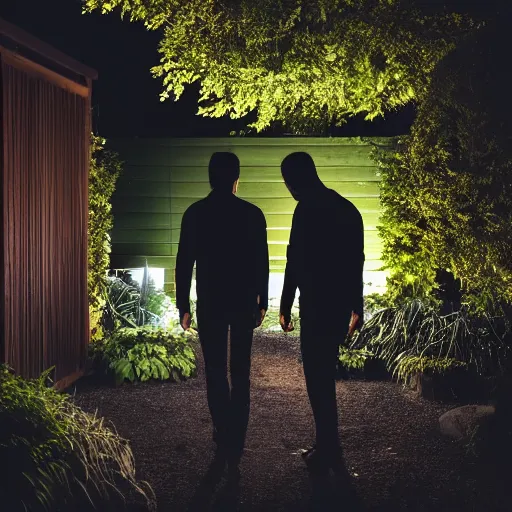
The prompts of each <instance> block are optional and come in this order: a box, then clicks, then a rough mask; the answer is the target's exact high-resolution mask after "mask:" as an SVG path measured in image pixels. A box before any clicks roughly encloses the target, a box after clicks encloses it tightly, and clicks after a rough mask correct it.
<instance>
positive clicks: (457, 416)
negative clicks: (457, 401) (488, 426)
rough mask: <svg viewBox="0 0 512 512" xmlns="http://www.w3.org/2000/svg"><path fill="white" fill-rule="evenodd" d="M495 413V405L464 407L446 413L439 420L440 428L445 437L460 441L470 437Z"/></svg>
mask: <svg viewBox="0 0 512 512" xmlns="http://www.w3.org/2000/svg"><path fill="white" fill-rule="evenodd" d="M495 412H496V408H495V407H494V406H493V405H464V406H462V407H457V408H455V409H451V410H450V411H448V412H445V413H444V414H443V415H442V416H441V417H440V418H439V426H440V428H441V432H442V433H443V434H444V435H446V436H449V437H452V438H454V439H457V440H460V439H464V438H465V437H468V436H470V435H471V434H472V433H473V432H474V429H475V428H476V427H477V426H478V425H481V424H482V423H483V422H484V421H485V420H486V419H487V418H489V417H490V416H492V415H493V414H494V413H495Z"/></svg>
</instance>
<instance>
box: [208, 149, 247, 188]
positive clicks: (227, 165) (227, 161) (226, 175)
mask: <svg viewBox="0 0 512 512" xmlns="http://www.w3.org/2000/svg"><path fill="white" fill-rule="evenodd" d="M208 175H209V178H210V185H211V187H212V189H215V190H226V191H235V188H236V187H235V182H238V178H239V177H240V160H238V157H237V156H236V155H235V154H234V153H228V152H224V151H219V152H217V153H213V155H212V156H211V158H210V164H209V165H208Z"/></svg>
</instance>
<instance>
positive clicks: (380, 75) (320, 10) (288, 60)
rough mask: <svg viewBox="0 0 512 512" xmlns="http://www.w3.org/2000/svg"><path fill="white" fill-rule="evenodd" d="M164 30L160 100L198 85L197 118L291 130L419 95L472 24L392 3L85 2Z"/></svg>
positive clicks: (377, 111) (88, 7)
mask: <svg viewBox="0 0 512 512" xmlns="http://www.w3.org/2000/svg"><path fill="white" fill-rule="evenodd" d="M96 9H99V10H101V12H102V13H109V12H112V11H113V10H115V9H119V10H120V12H121V15H122V16H123V17H124V16H128V17H129V18H130V20H131V21H140V22H143V23H144V25H145V26H146V27H147V28H148V29H149V30H161V31H162V40H161V42H160V47H159V52H160V54H161V64H160V65H158V66H156V67H154V68H153V70H152V71H153V73H154V75H155V76H157V77H161V78H162V80H163V86H164V89H163V92H162V99H166V98H168V97H172V98H174V99H178V98H179V97H180V95H181V94H182V93H183V90H184V87H185V86H186V85H187V84H191V83H194V82H196V81H199V82H200V83H201V99H200V108H199V111H198V113H200V114H202V115H204V116H210V117H221V116H226V115H229V116H231V117H232V118H241V117H243V116H245V115H246V114H248V113H250V112H253V111H255V112H257V117H256V120H255V122H254V123H252V125H250V126H252V127H253V128H255V129H256V130H257V131H261V130H263V129H265V128H267V127H269V126H270V125H271V123H273V122H276V121H277V122H281V123H282V124H283V125H285V126H288V127H289V128H291V129H293V130H294V131H295V132H311V131H312V130H315V129H316V128H317V127H318V126H320V125H325V123H336V124H338V125H339V124H342V123H343V122H344V120H345V119H346V118H347V117H349V116H353V115H355V114H359V113H362V114H364V115H365V116H366V119H369V120H371V119H373V118H375V117H376V116H379V115H382V114H383V113H384V112H385V111H387V110H390V109H395V108H397V107H400V106H402V105H405V104H406V103H408V102H410V101H411V100H413V99H414V98H416V97H417V96H418V95H419V94H420V93H421V91H423V90H424V88H425V87H426V85H427V83H428V76H429V73H430V72H431V71H432V70H433V69H434V67H435V65H436V63H437V62H438V61H439V60H440V59H441V58H442V57H443V56H444V55H445V54H446V53H447V52H448V51H449V50H450V49H452V48H453V46H454V44H455V42H456V40H457V38H458V36H460V35H461V34H462V33H463V32H465V31H466V30H467V29H468V28H469V27H470V25H471V24H470V22H469V21H468V20H467V19H466V18H464V17H463V16H460V15H456V14H449V15H440V16H437V17H431V16H430V17H429V16H426V15H423V14H422V13H421V12H420V11H418V10H416V9H414V8H413V7H412V6H411V5H407V2H404V1H398V0H280V1H276V0H258V1H254V0H236V1H235V0H224V1H220V0H146V1H144V2H141V1H140V0H84V10H85V11H86V12H91V11H93V10H96Z"/></svg>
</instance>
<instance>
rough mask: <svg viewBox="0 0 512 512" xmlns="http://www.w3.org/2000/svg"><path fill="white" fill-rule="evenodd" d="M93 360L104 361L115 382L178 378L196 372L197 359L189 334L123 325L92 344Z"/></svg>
mask: <svg viewBox="0 0 512 512" xmlns="http://www.w3.org/2000/svg"><path fill="white" fill-rule="evenodd" d="M91 353H92V357H93V358H94V360H95V361H96V363H104V364H105V365H106V369H107V372H113V374H114V375H115V378H116V382H117V383H118V384H120V383H122V382H124V381H125V380H129V381H130V382H135V381H143V382H144V381H147V380H150V379H159V380H167V379H172V380H174V381H179V380H181V379H184V378H188V377H191V376H194V375H195V370H196V359H195V354H194V351H193V350H192V348H191V346H190V334H187V333H185V332H183V333H182V334H181V335H177V334H171V333H169V332H167V331H165V330H163V329H150V328H138V329H132V328H123V329H119V330H117V331H115V332H114V333H112V335H111V336H110V337H108V338H106V339H105V340H103V341H102V342H99V343H96V344H94V345H91Z"/></svg>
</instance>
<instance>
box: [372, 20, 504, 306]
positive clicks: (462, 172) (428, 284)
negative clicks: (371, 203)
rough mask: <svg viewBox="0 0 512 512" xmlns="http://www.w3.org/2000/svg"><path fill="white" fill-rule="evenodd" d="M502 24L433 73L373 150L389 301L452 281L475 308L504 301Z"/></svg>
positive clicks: (469, 43) (463, 46) (464, 46)
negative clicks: (393, 141)
mask: <svg viewBox="0 0 512 512" xmlns="http://www.w3.org/2000/svg"><path fill="white" fill-rule="evenodd" d="M502 37H504V38H505V39H506V37H507V32H505V31H502V30H497V29H496V27H492V26H489V27H488V28H487V29H485V30H482V31H479V33H478V34H476V35H475V36H473V37H471V38H468V40H467V41H465V42H464V44H461V45H460V47H459V48H458V49H457V50H455V51H453V52H452V53H451V54H450V55H449V56H448V57H447V58H446V59H445V60H444V61H443V62H442V63H441V64H440V65H439V67H438V69H437V70H436V71H435V73H434V75H433V78H432V83H431V85H430V86H429V89H428V92H427V94H425V96H424V97H423V98H422V99H421V100H422V101H421V102H420V103H419V108H418V114H417V118H416V120H415V122H414V125H413V127H412V130H411V135H410V136H408V137H404V138H402V139H401V141H399V142H400V145H399V146H398V147H397V148H396V151H395V152H393V153H391V154H388V155H386V154H382V155H380V156H378V159H379V160H380V165H381V170H382V177H383V182H382V202H383V206H384V215H383V219H382V220H383V222H382V228H381V234H382V236H383V239H384V259H385V261H386V263H387V265H388V266H389V268H390V270H391V278H390V281H389V292H390V294H391V295H392V296H393V298H395V299H403V298H404V297H407V296H410V297H428V296H430V297H432V293H433V292H434V291H435V288H437V287H438V286H439V284H440V283H439V282H438V281H436V276H439V274H440V272H441V271H444V270H448V271H449V272H450V273H451V274H452V275H453V276H454V278H455V279H456V280H458V281H459V282H460V286H461V292H462V302H465V303H467V304H469V305H470V306H471V307H472V308H473V309H474V310H476V311H480V312H482V311H490V307H491V305H492V304H496V303H497V304H501V305H504V304H509V305H510V304H512V259H511V257H510V256H511V255H512V146H511V144H510V137H511V136H512V112H511V108H510V107H509V105H508V101H507V100H506V99H507V98H508V97H509V91H508V87H509V83H510V76H509V75H510V72H509V70H508V67H507V66H505V65H504V63H503V62H502V61H501V57H500V51H499V50H500V48H503V47H504V44H505V42H504V41H502V40H501V38H502Z"/></svg>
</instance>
